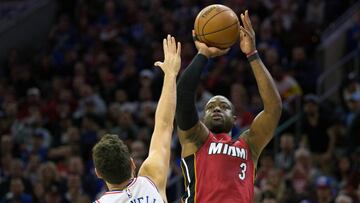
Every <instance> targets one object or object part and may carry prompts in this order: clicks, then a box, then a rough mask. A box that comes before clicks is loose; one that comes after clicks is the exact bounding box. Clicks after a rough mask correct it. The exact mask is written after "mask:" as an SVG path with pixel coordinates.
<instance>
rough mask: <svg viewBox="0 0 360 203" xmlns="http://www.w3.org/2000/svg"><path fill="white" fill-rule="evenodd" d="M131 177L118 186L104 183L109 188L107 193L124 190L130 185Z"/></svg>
mask: <svg viewBox="0 0 360 203" xmlns="http://www.w3.org/2000/svg"><path fill="white" fill-rule="evenodd" d="M132 180H133V177H131V178H129V179H127V180H126V181H124V182H122V183H120V184H110V183H106V185H107V187H108V188H109V191H115V190H116V191H119V190H125V189H126V188H127V187H128V186H129V185H130V183H131V182H132Z"/></svg>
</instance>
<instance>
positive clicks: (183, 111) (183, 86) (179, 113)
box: [175, 54, 208, 130]
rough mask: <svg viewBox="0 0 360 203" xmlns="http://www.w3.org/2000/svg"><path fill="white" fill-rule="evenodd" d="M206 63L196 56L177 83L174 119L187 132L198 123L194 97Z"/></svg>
mask: <svg viewBox="0 0 360 203" xmlns="http://www.w3.org/2000/svg"><path fill="white" fill-rule="evenodd" d="M207 61H208V59H207V58H206V56H204V55H202V54H197V55H196V56H195V57H194V59H193V60H192V62H191V63H190V65H189V66H188V67H187V68H186V70H185V71H184V73H183V74H182V75H181V77H180V79H179V81H178V84H177V104H176V114H175V119H176V122H177V125H178V126H179V128H180V129H181V130H188V129H190V128H192V127H193V126H194V125H195V124H196V123H197V122H198V121H199V116H198V114H197V110H196V106H195V95H196V89H197V87H198V85H199V83H200V77H201V73H202V70H203V69H204V67H205V65H206V63H207Z"/></svg>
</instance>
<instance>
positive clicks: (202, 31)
mask: <svg viewBox="0 0 360 203" xmlns="http://www.w3.org/2000/svg"><path fill="white" fill-rule="evenodd" d="M226 11H230V12H233V11H232V10H229V9H224V10H222V11H220V12H219V13H217V14H215V15H213V16H211V18H209V19H208V20H207V21H206V22H205V24H204V25H203V26H202V29H201V35H202V36H204V29H205V27H206V25H207V24H208V23H209V22H210V21H211V19H213V18H215V17H216V16H217V15H219V14H221V13H223V12H226Z"/></svg>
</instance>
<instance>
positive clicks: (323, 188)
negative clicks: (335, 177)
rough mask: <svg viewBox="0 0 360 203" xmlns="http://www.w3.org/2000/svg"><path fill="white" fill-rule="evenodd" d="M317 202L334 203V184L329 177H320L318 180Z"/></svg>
mask: <svg viewBox="0 0 360 203" xmlns="http://www.w3.org/2000/svg"><path fill="white" fill-rule="evenodd" d="M315 184H316V200H315V201H316V202H318V203H332V202H334V198H333V194H332V189H333V187H332V182H331V179H330V178H329V177H326V176H320V177H318V178H317V179H316V183H315Z"/></svg>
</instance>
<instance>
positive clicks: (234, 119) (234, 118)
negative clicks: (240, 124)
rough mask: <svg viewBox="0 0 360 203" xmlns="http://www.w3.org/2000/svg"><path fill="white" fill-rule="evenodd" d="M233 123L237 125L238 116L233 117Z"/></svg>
mask: <svg viewBox="0 0 360 203" xmlns="http://www.w3.org/2000/svg"><path fill="white" fill-rule="evenodd" d="M233 123H234V124H235V123H236V116H233Z"/></svg>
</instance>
